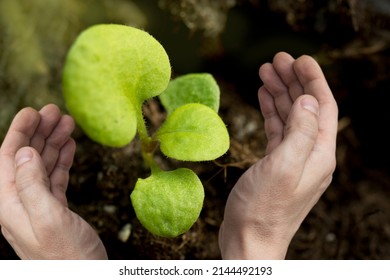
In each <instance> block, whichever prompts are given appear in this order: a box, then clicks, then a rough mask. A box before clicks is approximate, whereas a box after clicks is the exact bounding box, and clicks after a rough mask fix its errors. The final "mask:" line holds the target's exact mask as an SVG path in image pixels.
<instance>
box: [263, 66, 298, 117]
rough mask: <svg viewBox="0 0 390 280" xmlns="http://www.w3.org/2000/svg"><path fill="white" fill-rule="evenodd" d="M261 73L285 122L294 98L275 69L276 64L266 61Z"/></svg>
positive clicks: (265, 85)
mask: <svg viewBox="0 0 390 280" xmlns="http://www.w3.org/2000/svg"><path fill="white" fill-rule="evenodd" d="M259 75H260V78H261V80H262V81H263V83H264V87H265V88H267V90H268V92H269V93H270V94H271V95H272V97H273V98H274V100H275V106H276V109H277V111H278V113H279V115H280V117H281V119H282V120H283V122H284V123H285V122H286V121H287V118H288V114H289V112H290V109H291V106H292V100H291V98H290V95H289V93H288V89H287V87H286V86H285V85H284V83H283V81H282V80H281V78H280V77H279V75H278V73H277V72H276V71H275V69H274V66H273V65H272V64H270V63H265V64H263V65H262V66H261V67H260V69H259Z"/></svg>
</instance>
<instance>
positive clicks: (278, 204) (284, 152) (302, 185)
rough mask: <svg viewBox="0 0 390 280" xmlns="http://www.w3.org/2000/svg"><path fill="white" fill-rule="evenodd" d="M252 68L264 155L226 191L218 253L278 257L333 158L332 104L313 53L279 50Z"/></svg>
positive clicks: (321, 187)
mask: <svg viewBox="0 0 390 280" xmlns="http://www.w3.org/2000/svg"><path fill="white" fill-rule="evenodd" d="M259 74H260V78H261V79H262V81H263V82H264V85H263V86H262V87H261V88H260V89H259V92H258V97H259V103H260V107H261V111H262V114H263V117H264V126H265V132H266V137H267V140H268V144H267V147H266V156H265V157H264V158H263V159H261V160H260V161H259V162H257V163H256V164H255V165H253V166H252V167H251V168H249V169H248V170H247V171H246V172H245V173H244V174H243V175H242V176H241V178H240V179H239V180H238V182H237V184H236V185H235V186H234V188H233V190H232V191H231V193H230V195H229V198H228V201H227V204H226V209H225V215H224V221H223V223H222V225H221V229H220V239H219V243H220V249H221V253H222V258H225V259H284V258H285V256H286V253H287V249H288V246H289V244H290V242H291V239H292V237H293V236H294V234H295V233H296V231H297V230H298V228H299V226H300V225H301V223H302V221H303V220H304V218H305V217H306V216H307V214H308V213H309V211H310V210H311V209H312V207H313V206H314V205H315V204H316V203H317V201H318V199H319V198H320V196H321V195H322V194H323V192H324V191H325V190H326V189H327V187H328V186H329V184H330V182H331V180H332V174H333V172H334V169H335V166H336V161H335V149H336V135H337V122H338V109H337V104H336V101H335V99H334V98H333V95H332V92H331V90H330V89H329V87H328V84H327V82H326V80H325V77H324V75H323V73H322V71H321V69H320V67H319V65H318V64H317V63H316V62H315V60H314V59H312V58H311V57H309V56H301V57H300V58H298V59H296V60H295V59H293V58H292V57H291V56H290V55H288V54H287V53H283V52H282V53H278V54H276V55H275V57H274V60H273V63H272V64H271V63H267V64H264V65H262V66H261V67H260V70H259Z"/></svg>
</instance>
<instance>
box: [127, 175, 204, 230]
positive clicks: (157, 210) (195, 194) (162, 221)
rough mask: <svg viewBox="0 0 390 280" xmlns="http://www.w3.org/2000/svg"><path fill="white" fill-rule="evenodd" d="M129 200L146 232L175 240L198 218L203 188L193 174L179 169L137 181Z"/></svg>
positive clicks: (202, 198) (201, 204)
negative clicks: (174, 238)
mask: <svg viewBox="0 0 390 280" xmlns="http://www.w3.org/2000/svg"><path fill="white" fill-rule="evenodd" d="M130 197H131V202H132V204H133V207H134V210H135V213H136V215H137V218H138V220H139V221H140V222H141V224H142V225H143V226H144V227H145V228H146V229H147V230H149V231H150V232H151V233H153V234H155V235H159V236H164V237H176V236H178V235H180V234H182V233H184V232H186V231H187V230H189V229H190V228H191V226H192V225H193V224H194V223H195V222H196V220H197V219H198V217H199V214H200V212H201V210H202V206H203V200H204V189H203V186H202V183H201V181H200V180H199V178H198V176H197V175H196V174H195V173H194V172H193V171H191V170H190V169H187V168H180V169H177V170H174V171H159V172H157V173H154V174H152V175H151V176H150V177H148V178H146V179H138V181H137V184H136V185H135V188H134V191H133V192H132V193H131V196H130Z"/></svg>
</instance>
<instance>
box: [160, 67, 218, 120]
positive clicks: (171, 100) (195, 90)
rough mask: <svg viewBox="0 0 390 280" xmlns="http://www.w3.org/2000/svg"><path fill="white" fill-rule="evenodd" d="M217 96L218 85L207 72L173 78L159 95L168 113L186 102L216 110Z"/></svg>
mask: <svg viewBox="0 0 390 280" xmlns="http://www.w3.org/2000/svg"><path fill="white" fill-rule="evenodd" d="M219 97H220V90H219V86H218V84H217V82H216V81H215V79H214V78H213V76H212V75H211V74H208V73H195V74H187V75H183V76H180V77H178V78H175V79H173V80H172V81H171V82H170V83H169V85H168V87H167V89H166V90H165V91H164V92H163V93H162V94H161V95H159V98H160V100H161V103H162V104H163V105H164V107H165V109H166V110H167V112H168V113H169V114H170V113H172V112H173V111H174V110H175V109H176V108H178V107H180V106H182V105H185V104H188V103H201V104H204V105H207V106H209V107H210V108H211V109H213V110H214V111H215V112H218V109H219Z"/></svg>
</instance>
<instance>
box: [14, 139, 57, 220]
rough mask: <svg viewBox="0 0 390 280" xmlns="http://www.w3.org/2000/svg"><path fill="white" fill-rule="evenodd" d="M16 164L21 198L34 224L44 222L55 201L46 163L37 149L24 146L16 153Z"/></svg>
mask: <svg viewBox="0 0 390 280" xmlns="http://www.w3.org/2000/svg"><path fill="white" fill-rule="evenodd" d="M15 165H16V173H15V185H16V190H17V193H18V196H19V199H20V201H21V203H22V205H23V207H24V209H25V211H26V212H27V215H28V216H29V217H30V221H32V224H33V223H39V222H42V221H44V220H45V219H46V218H47V214H48V213H50V212H51V207H50V206H51V205H52V203H53V196H52V195H51V193H50V185H49V184H50V183H49V179H48V177H47V173H46V169H45V166H44V163H43V161H42V160H41V157H40V155H39V154H38V152H37V151H35V150H34V149H33V148H31V147H23V148H21V149H20V150H19V151H18V152H17V153H16V155H15ZM57 203H58V202H57Z"/></svg>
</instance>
